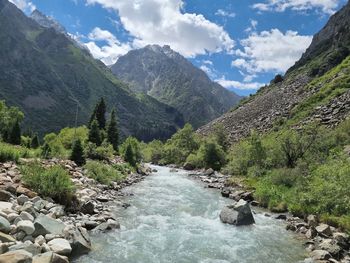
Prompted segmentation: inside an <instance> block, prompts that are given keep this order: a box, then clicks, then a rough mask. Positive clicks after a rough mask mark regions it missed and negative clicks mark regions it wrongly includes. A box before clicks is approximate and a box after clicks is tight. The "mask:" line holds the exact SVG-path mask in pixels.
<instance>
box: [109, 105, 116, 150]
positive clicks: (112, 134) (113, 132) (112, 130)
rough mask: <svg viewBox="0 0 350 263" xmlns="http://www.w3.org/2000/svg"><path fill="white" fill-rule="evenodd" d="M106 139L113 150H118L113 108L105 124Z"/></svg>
mask: <svg viewBox="0 0 350 263" xmlns="http://www.w3.org/2000/svg"><path fill="white" fill-rule="evenodd" d="M107 140H108V142H109V143H110V144H112V146H113V149H114V150H115V151H118V143H119V134H118V128H117V120H116V114H115V110H113V111H112V113H111V118H110V120H109V123H108V126H107Z"/></svg>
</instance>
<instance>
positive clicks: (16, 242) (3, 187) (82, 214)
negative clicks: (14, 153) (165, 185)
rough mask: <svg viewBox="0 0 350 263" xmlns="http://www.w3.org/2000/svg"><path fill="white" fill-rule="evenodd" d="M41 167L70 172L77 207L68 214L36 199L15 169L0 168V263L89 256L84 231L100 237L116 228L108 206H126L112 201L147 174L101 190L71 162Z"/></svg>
mask: <svg viewBox="0 0 350 263" xmlns="http://www.w3.org/2000/svg"><path fill="white" fill-rule="evenodd" d="M30 161H32V160H25V159H23V160H21V162H24V163H26V162H30ZM40 162H41V163H42V165H43V166H45V167H50V166H53V165H57V164H59V165H61V166H62V167H64V168H65V169H66V170H67V171H68V172H69V174H70V176H71V178H72V182H73V183H74V184H75V188H76V199H77V200H76V206H75V207H74V209H71V208H67V207H64V206H62V205H59V204H57V203H55V202H54V201H53V200H51V199H50V198H45V199H44V198H41V197H39V196H38V195H37V193H35V192H33V191H31V190H30V189H28V188H27V187H25V186H24V185H23V184H22V182H21V177H22V175H21V173H20V170H19V167H18V166H17V165H16V164H15V163H12V162H8V163H0V263H5V262H6V263H22V262H25V263H26V262H33V263H65V262H69V257H72V256H74V257H75V256H79V255H82V254H85V253H88V252H89V251H90V250H91V242H90V237H89V232H88V231H89V230H92V231H102V232H105V231H108V230H112V229H116V228H119V227H120V226H119V223H118V222H117V221H116V218H115V217H114V215H113V214H112V212H111V211H112V209H113V205H114V206H122V207H127V206H128V205H127V204H124V203H122V202H121V201H118V200H117V199H116V198H117V197H118V196H121V195H123V194H122V193H121V192H120V189H122V188H124V187H126V186H129V185H132V184H133V183H136V182H139V181H140V180H142V179H143V178H144V177H145V176H147V175H148V174H149V173H150V170H149V168H145V167H143V168H141V169H140V171H139V172H140V173H137V174H130V175H129V176H128V177H127V178H126V179H125V180H124V181H122V182H118V183H113V184H112V185H110V186H106V185H102V184H99V183H97V182H96V181H95V180H93V179H91V178H88V177H87V176H86V175H85V174H86V171H84V169H82V168H80V167H78V166H77V165H76V164H75V163H74V162H72V161H68V160H58V159H52V160H41V161H40ZM117 162H119V160H117Z"/></svg>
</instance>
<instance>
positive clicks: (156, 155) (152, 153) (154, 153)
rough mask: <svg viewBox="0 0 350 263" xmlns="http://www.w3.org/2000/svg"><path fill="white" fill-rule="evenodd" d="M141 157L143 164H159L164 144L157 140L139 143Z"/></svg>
mask: <svg viewBox="0 0 350 263" xmlns="http://www.w3.org/2000/svg"><path fill="white" fill-rule="evenodd" d="M140 148H141V155H142V158H143V160H144V161H145V162H148V163H153V164H159V163H160V161H161V159H162V158H163V156H164V144H163V143H162V142H161V141H159V140H154V141H151V142H150V143H148V144H146V143H141V144H140Z"/></svg>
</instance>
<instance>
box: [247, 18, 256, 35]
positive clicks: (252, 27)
mask: <svg viewBox="0 0 350 263" xmlns="http://www.w3.org/2000/svg"><path fill="white" fill-rule="evenodd" d="M257 26H258V21H256V20H254V19H250V26H249V27H248V28H247V29H246V30H244V31H245V32H247V33H249V32H252V31H255V30H256V27H257Z"/></svg>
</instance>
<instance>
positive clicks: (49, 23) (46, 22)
mask: <svg viewBox="0 0 350 263" xmlns="http://www.w3.org/2000/svg"><path fill="white" fill-rule="evenodd" d="M30 17H31V18H32V19H33V20H35V21H36V22H37V23H38V24H39V25H41V26H42V27H45V28H53V29H55V30H56V32H58V33H62V34H66V29H65V28H64V27H63V26H62V25H61V24H60V23H58V22H57V21H56V20H55V19H53V18H52V17H49V16H46V15H44V14H43V13H41V12H40V11H39V10H38V9H35V10H34V11H33V12H32V14H31V15H30Z"/></svg>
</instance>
